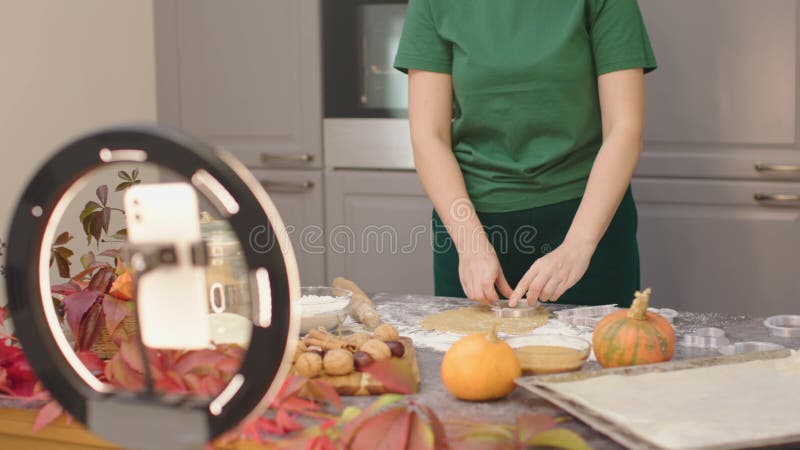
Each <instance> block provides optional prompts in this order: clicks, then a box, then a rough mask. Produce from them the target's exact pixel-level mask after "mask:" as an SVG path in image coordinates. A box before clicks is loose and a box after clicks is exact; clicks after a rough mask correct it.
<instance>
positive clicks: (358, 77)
mask: <svg viewBox="0 0 800 450" xmlns="http://www.w3.org/2000/svg"><path fill="white" fill-rule="evenodd" d="M407 9H408V4H407V2H406V1H404V0H323V36H324V46H323V50H324V56H325V120H324V123H323V137H324V146H325V150H324V151H325V166H326V167H331V168H356V169H359V168H369V169H413V168H414V160H413V154H412V150H411V139H410V136H409V131H408V119H407V117H408V80H407V78H406V76H405V75H404V74H403V73H402V72H400V71H398V70H395V69H394V67H393V63H394V56H395V53H397V46H398V44H399V42H400V35H401V34H402V31H403V20H404V19H405V15H406V10H407Z"/></svg>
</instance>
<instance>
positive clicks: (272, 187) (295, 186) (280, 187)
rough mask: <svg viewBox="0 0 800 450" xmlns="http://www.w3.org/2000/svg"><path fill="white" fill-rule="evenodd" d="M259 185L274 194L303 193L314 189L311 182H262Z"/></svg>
mask: <svg viewBox="0 0 800 450" xmlns="http://www.w3.org/2000/svg"><path fill="white" fill-rule="evenodd" d="M261 185H262V186H264V189H266V190H267V191H275V192H305V191H309V190H311V189H314V182H313V181H311V180H306V181H301V182H299V183H294V182H291V181H262V182H261Z"/></svg>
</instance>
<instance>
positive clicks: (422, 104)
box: [395, 0, 656, 305]
mask: <svg viewBox="0 0 800 450" xmlns="http://www.w3.org/2000/svg"><path fill="white" fill-rule="evenodd" d="M395 67H397V68H398V69H400V70H403V71H406V72H408V74H409V119H410V123H411V138H412V143H413V147H414V160H415V164H416V168H417V172H418V174H419V176H420V179H421V180H422V184H423V186H424V187H425V190H426V192H427V193H428V196H429V197H430V198H431V200H432V202H433V205H434V208H435V211H434V214H433V227H434V228H433V231H434V278H435V288H436V294H437V295H445V296H461V297H468V298H470V299H472V300H476V301H479V302H483V303H492V302H494V301H496V300H498V298H499V296H498V291H499V293H500V294H501V295H502V296H504V297H508V298H509V299H510V300H511V303H512V304H514V303H516V302H517V301H519V299H521V298H524V297H527V298H528V301H529V302H531V303H533V302H534V301H535V300H537V299H539V300H542V301H556V300H561V301H562V302H568V303H575V304H603V303H620V304H623V305H624V304H629V303H630V299H632V298H633V293H634V291H635V290H636V289H638V288H639V255H638V247H637V243H636V226H637V216H636V206H635V204H634V202H633V198H632V196H631V192H630V181H631V177H632V175H633V170H634V168H635V166H636V163H637V161H638V159H639V155H640V152H641V148H642V127H643V117H644V103H645V102H644V86H643V84H644V81H643V78H644V77H643V75H644V73H646V72H648V71H650V70H653V69H655V67H656V61H655V58H654V57H653V52H652V50H651V48H650V43H649V39H648V36H647V31H646V30H645V26H644V23H643V21H642V17H641V13H640V11H639V7H638V4H637V2H636V0H502V1H497V0H410V2H409V7H408V13H407V16H406V21H405V25H404V29H403V35H402V39H401V41H400V46H399V49H398V52H397V57H396V60H395ZM454 105H455V108H454V107H453V106H454Z"/></svg>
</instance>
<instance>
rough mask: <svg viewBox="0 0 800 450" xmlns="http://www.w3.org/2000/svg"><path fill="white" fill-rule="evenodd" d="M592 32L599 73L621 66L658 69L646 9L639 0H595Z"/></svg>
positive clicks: (623, 68)
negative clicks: (640, 5) (642, 10)
mask: <svg viewBox="0 0 800 450" xmlns="http://www.w3.org/2000/svg"><path fill="white" fill-rule="evenodd" d="M590 4H593V6H594V10H593V11H592V14H591V17H590V20H591V23H590V28H589V32H590V36H591V40H592V51H593V53H594V62H595V72H596V73H597V76H600V75H602V74H604V73H609V72H615V71H617V70H625V69H635V68H638V67H641V68H643V69H644V72H645V73H647V72H650V71H652V70H655V68H656V67H657V65H656V58H655V56H654V55H653V49H652V47H651V45H650V38H649V37H648V35H647V29H646V28H645V24H644V20H643V19H642V12H641V10H640V9H639V4H638V3H637V1H636V0H595V1H594V2H590Z"/></svg>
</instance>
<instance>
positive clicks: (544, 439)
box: [525, 428, 590, 450]
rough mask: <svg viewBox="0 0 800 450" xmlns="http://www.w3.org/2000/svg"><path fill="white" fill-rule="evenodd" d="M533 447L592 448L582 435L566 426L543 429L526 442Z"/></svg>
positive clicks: (588, 449)
mask: <svg viewBox="0 0 800 450" xmlns="http://www.w3.org/2000/svg"><path fill="white" fill-rule="evenodd" d="M525 444H526V445H527V446H533V447H551V448H561V449H565V450H590V447H589V446H588V445H587V444H586V441H584V440H583V438H582V437H580V435H578V434H577V433H575V432H574V431H571V430H567V429H566V428H556V429H552V430H547V431H543V432H541V433H539V434H537V435H536V436H533V437H532V438H530V439H529V440H528V441H527V442H526V443H525Z"/></svg>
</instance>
